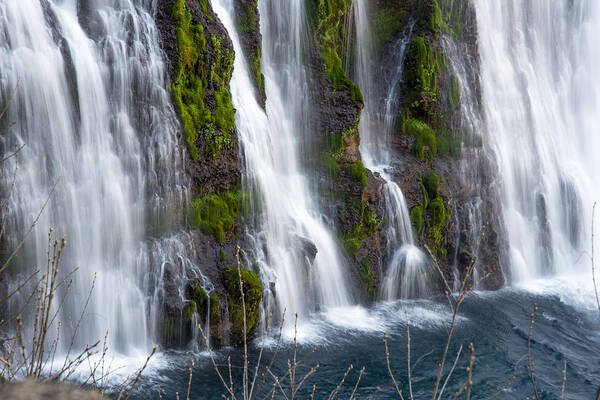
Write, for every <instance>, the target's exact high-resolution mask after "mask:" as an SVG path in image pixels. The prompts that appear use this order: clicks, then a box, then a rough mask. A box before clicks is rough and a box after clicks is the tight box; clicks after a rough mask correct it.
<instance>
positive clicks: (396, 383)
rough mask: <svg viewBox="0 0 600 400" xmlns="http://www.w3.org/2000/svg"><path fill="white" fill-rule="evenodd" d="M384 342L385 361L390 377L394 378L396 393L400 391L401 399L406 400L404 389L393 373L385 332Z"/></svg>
mask: <svg viewBox="0 0 600 400" xmlns="http://www.w3.org/2000/svg"><path fill="white" fill-rule="evenodd" d="M383 344H384V345H385V361H386V363H387V370H388V373H389V375H390V377H391V378H392V382H393V383H394V388H395V389H396V393H398V396H400V399H402V400H404V396H402V390H401V389H400V387H398V382H396V378H395V377H394V374H393V373H392V367H391V366H390V352H389V349H388V335H387V333H384V334H383Z"/></svg>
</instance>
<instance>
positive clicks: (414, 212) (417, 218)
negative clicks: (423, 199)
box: [410, 205, 423, 235]
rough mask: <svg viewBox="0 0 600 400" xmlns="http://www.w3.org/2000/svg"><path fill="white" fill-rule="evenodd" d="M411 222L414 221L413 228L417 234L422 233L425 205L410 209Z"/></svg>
mask: <svg viewBox="0 0 600 400" xmlns="http://www.w3.org/2000/svg"><path fill="white" fill-rule="evenodd" d="M410 222H411V223H412V227H413V230H414V231H415V233H416V234H417V235H420V234H421V232H422V231H423V206H422V205H418V206H414V207H413V208H412V209H411V210H410Z"/></svg>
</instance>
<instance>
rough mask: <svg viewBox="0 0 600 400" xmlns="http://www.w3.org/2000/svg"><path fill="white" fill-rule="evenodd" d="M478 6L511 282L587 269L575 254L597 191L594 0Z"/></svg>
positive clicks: (598, 92) (599, 20)
mask: <svg viewBox="0 0 600 400" xmlns="http://www.w3.org/2000/svg"><path fill="white" fill-rule="evenodd" d="M475 7H476V13H477V25H478V31H479V52H480V54H481V60H482V65H481V81H482V88H483V104H484V112H485V117H486V123H487V127H486V130H487V137H488V138H489V147H488V148H489V150H490V151H492V152H493V154H494V155H495V159H496V161H497V169H498V173H499V176H500V178H501V187H500V190H501V196H502V204H503V217H504V222H505V225H506V229H507V232H508V241H509V247H510V254H509V257H510V260H509V261H510V265H511V269H512V279H513V280H514V281H517V282H518V281H524V280H528V279H532V278H537V277H540V276H543V275H546V274H551V273H568V272H570V271H571V270H573V269H574V268H575V267H574V265H577V266H579V267H580V268H583V267H584V266H585V267H588V265H584V264H587V261H586V260H587V257H585V256H583V257H581V256H582V254H583V253H584V252H586V251H587V250H588V248H589V241H588V239H587V238H588V237H589V235H590V231H589V228H588V226H589V225H590V222H591V211H592V204H593V202H594V201H595V200H597V199H598V198H599V194H600V193H599V191H598V184H597V183H598V182H599V181H600V161H599V158H598V153H599V151H600V136H599V135H598V126H599V122H600V84H599V83H598V82H597V80H596V79H594V78H593V77H594V76H595V74H596V72H597V71H598V68H600V47H599V46H598V35H599V34H600V28H599V27H600V3H598V2H597V1H593V0H589V1H588V0H582V1H576V2H573V1H568V0H556V1H541V2H531V1H523V0H507V1H481V2H475ZM576 260H581V262H579V263H578V264H577V261H576ZM588 271H589V269H588Z"/></svg>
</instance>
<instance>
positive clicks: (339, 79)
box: [314, 0, 364, 103]
mask: <svg viewBox="0 0 600 400" xmlns="http://www.w3.org/2000/svg"><path fill="white" fill-rule="evenodd" d="M314 1H317V2H318V3H317V13H316V21H315V22H316V30H315V32H316V33H315V34H316V37H315V40H316V42H317V43H318V45H319V51H320V55H321V59H322V60H323V64H324V66H325V72H326V73H327V76H329V78H330V79H331V83H332V84H333V88H334V89H335V90H348V91H349V92H350V96H351V97H352V100H354V101H360V102H361V103H363V102H364V100H363V96H362V93H361V91H360V88H359V87H358V86H356V85H355V84H354V82H352V81H351V80H350V78H348V75H346V72H345V71H344V67H343V63H342V57H341V56H340V54H344V50H345V49H344V41H345V40H346V35H347V32H346V26H345V23H346V14H347V12H348V11H349V8H350V5H351V4H352V2H351V1H350V0H314Z"/></svg>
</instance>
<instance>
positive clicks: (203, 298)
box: [192, 280, 208, 319]
mask: <svg viewBox="0 0 600 400" xmlns="http://www.w3.org/2000/svg"><path fill="white" fill-rule="evenodd" d="M196 284H197V285H198V286H196V289H194V292H193V294H192V300H194V302H195V303H196V309H197V310H198V313H199V314H200V316H201V317H202V319H204V318H205V317H206V315H205V314H206V302H207V301H208V295H207V294H206V291H205V290H204V288H203V287H202V286H200V282H199V281H198V280H196Z"/></svg>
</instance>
